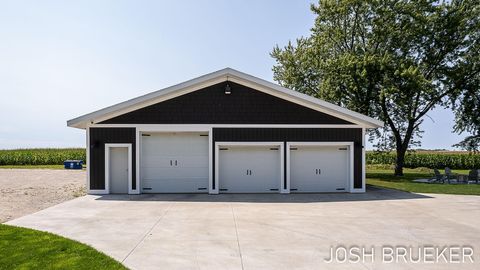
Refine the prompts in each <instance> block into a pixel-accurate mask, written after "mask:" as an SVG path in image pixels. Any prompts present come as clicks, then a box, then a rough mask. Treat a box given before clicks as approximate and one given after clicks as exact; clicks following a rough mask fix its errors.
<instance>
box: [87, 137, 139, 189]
mask: <svg viewBox="0 0 480 270" xmlns="http://www.w3.org/2000/svg"><path fill="white" fill-rule="evenodd" d="M114 147H126V148H127V149H128V153H127V155H128V194H136V190H132V144H131V143H106V144H105V191H106V192H107V194H109V193H110V148H114ZM137 190H138V186H137ZM92 194H93V193H92Z"/></svg>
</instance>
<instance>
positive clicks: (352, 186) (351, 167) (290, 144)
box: [286, 142, 354, 193]
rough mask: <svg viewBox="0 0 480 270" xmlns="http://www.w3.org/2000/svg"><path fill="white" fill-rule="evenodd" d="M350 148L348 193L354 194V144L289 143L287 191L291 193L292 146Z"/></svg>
mask: <svg viewBox="0 0 480 270" xmlns="http://www.w3.org/2000/svg"><path fill="white" fill-rule="evenodd" d="M309 145H311V146H348V149H349V152H350V153H349V154H350V157H349V160H348V163H349V178H350V179H349V183H348V192H354V185H353V163H354V162H353V150H354V149H353V146H354V143H353V142H287V168H286V170H287V190H288V193H290V156H291V155H290V151H291V150H290V147H291V146H309Z"/></svg>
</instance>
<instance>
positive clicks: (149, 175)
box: [142, 167, 208, 180]
mask: <svg viewBox="0 0 480 270" xmlns="http://www.w3.org/2000/svg"><path fill="white" fill-rule="evenodd" d="M199 175H200V176H201V177H200V178H204V177H205V175H208V168H199V169H198V170H181V171H179V170H178V169H176V168H158V167H146V168H144V170H143V171H142V178H143V179H165V178H178V179H182V178H183V179H186V180H187V179H189V178H195V177H198V176H199Z"/></svg>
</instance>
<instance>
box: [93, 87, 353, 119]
mask: <svg viewBox="0 0 480 270" xmlns="http://www.w3.org/2000/svg"><path fill="white" fill-rule="evenodd" d="M229 84H230V86H231V89H232V90H231V91H232V93H231V94H230V95H226V94H225V85H226V82H223V83H219V84H216V85H212V86H209V87H206V88H204V89H201V90H198V91H195V92H192V93H189V94H185V95H182V96H179V97H176V98H173V99H170V100H166V101H163V102H160V103H157V104H154V105H151V106H148V107H145V108H142V109H139V110H136V111H133V112H129V113H126V114H123V115H120V116H117V117H114V118H111V119H108V120H105V121H103V122H101V123H102V124H351V123H350V122H348V121H345V120H342V119H339V118H336V117H334V116H331V115H328V114H325V113H321V112H318V111H316V110H312V109H310V108H307V107H304V106H300V105H298V104H295V103H292V102H289V101H286V100H284V99H281V98H278V97H275V96H272V95H269V94H265V93H263V92H260V91H257V90H254V89H252V88H249V87H246V86H243V85H240V84H236V83H233V82H229Z"/></svg>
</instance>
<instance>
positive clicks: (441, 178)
mask: <svg viewBox="0 0 480 270" xmlns="http://www.w3.org/2000/svg"><path fill="white" fill-rule="evenodd" d="M433 173H434V176H433V177H432V178H430V179H429V180H428V182H429V183H442V184H443V183H445V175H443V174H441V173H440V171H439V170H438V169H433Z"/></svg>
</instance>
